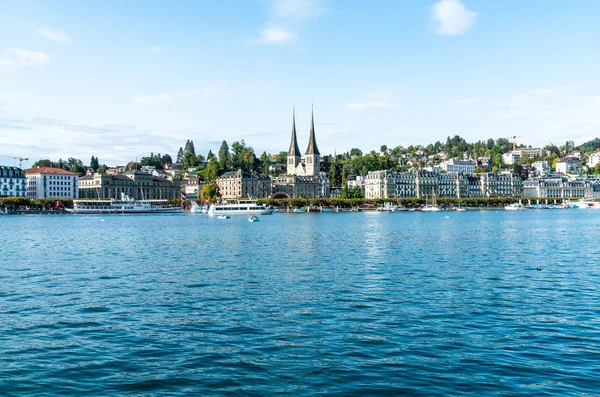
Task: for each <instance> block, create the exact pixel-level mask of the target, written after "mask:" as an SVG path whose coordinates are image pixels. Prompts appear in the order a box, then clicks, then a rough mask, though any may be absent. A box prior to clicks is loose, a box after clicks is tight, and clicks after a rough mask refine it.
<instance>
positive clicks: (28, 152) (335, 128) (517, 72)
mask: <svg viewBox="0 0 600 397" xmlns="http://www.w3.org/2000/svg"><path fill="white" fill-rule="evenodd" d="M599 15H600V2H597V1H584V0H580V1H576V2H558V1H556V2H552V1H538V0H529V1H517V0H505V1H483V0H477V1H476V0H461V1H458V0H441V1H440V0H431V1H425V0H422V1H383V0H380V1H375V2H366V1H350V0H348V1H326V0H323V1H318V0H257V1H254V0H246V1H242V0H236V1H228V0H224V1H188V2H185V1H178V2H166V1H146V2H138V1H103V2H87V1H37V0H22V1H13V2H2V3H1V4H0V155H11V156H12V155H16V156H23V157H30V158H32V159H38V158H46V157H49V158H52V159H58V158H59V157H63V158H66V157H69V156H73V157H77V158H81V159H82V160H84V162H88V161H89V158H90V157H91V156H92V155H94V156H98V157H99V158H100V162H105V163H107V164H109V165H114V164H117V163H123V162H125V161H128V160H131V159H135V158H136V157H137V158H139V157H141V156H144V155H147V154H148V153H149V152H154V153H157V152H160V153H163V154H164V153H170V154H171V155H174V154H175V152H176V151H177V149H178V148H179V147H180V146H183V144H184V143H185V140H186V139H192V140H194V143H195V146H196V151H197V152H200V153H203V154H206V153H207V152H208V150H209V149H212V150H213V151H216V150H218V147H219V145H220V142H221V141H222V140H223V139H226V140H227V141H228V142H229V143H230V144H231V142H232V141H234V140H240V139H244V140H245V142H246V144H248V145H250V146H252V147H253V148H254V149H255V151H257V152H258V153H259V154H260V153H262V151H267V152H271V153H275V152H279V151H281V150H287V147H288V145H289V134H290V130H291V114H292V106H296V115H297V127H298V133H299V137H298V138H299V140H300V146H301V149H304V147H305V146H306V144H307V142H308V131H309V122H310V109H311V103H314V109H315V123H316V133H317V141H318V144H319V148H320V149H321V152H322V153H323V154H327V153H333V152H334V151H337V152H338V153H340V152H342V151H347V150H350V149H351V148H352V147H359V148H361V149H363V150H371V149H376V148H379V147H380V146H381V145H382V144H386V145H388V146H396V145H405V146H406V145H409V144H417V143H418V144H428V143H430V142H434V141H436V140H441V141H444V140H445V139H446V137H447V136H449V135H450V136H453V135H456V134H458V135H461V136H464V137H465V138H467V140H470V141H472V140H479V139H487V138H489V137H493V138H498V137H506V136H509V135H525V134H534V135H531V136H527V137H523V138H522V143H525V144H529V145H545V144H548V143H549V142H553V143H559V144H563V143H564V142H565V141H566V140H568V139H572V140H575V142H576V143H581V142H583V141H585V140H587V139H590V138H593V137H596V136H598V135H600V134H599V133H598V131H599V127H600V115H599V114H600V112H599V111H598V109H600V77H599V75H600V73H599V72H598V65H600V53H599V52H598V50H597V43H598V42H600V29H598V28H597V20H598V16H599ZM11 162H12V160H10V159H7V158H2V159H0V163H5V164H6V163H8V164H10V163H11Z"/></svg>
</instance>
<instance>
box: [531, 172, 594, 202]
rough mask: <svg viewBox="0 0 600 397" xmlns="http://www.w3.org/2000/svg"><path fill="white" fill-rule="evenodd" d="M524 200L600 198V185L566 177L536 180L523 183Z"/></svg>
mask: <svg viewBox="0 0 600 397" xmlns="http://www.w3.org/2000/svg"><path fill="white" fill-rule="evenodd" d="M523 197H524V198H536V199H537V198H576V197H600V184H598V183H592V182H589V181H584V180H581V179H576V180H572V181H569V180H568V179H567V178H565V177H561V176H554V177H549V178H536V179H530V180H527V181H524V182H523Z"/></svg>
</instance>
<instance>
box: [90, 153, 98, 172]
mask: <svg viewBox="0 0 600 397" xmlns="http://www.w3.org/2000/svg"><path fill="white" fill-rule="evenodd" d="M98 167H100V164H99V163H98V157H94V156H92V159H91V160H90V168H91V169H92V170H94V172H96V171H97V170H98Z"/></svg>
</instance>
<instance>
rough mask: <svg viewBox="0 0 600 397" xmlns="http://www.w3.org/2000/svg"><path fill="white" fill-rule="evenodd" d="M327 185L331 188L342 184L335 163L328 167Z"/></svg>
mask: <svg viewBox="0 0 600 397" xmlns="http://www.w3.org/2000/svg"><path fill="white" fill-rule="evenodd" d="M329 183H330V184H331V186H332V187H338V186H340V185H341V184H342V175H341V173H340V171H339V169H338V167H337V163H336V162H335V161H334V162H333V163H331V165H330V166H329Z"/></svg>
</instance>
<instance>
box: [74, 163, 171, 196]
mask: <svg viewBox="0 0 600 397" xmlns="http://www.w3.org/2000/svg"><path fill="white" fill-rule="evenodd" d="M121 194H126V195H127V196H129V197H131V198H133V199H135V200H165V199H166V200H169V199H179V198H181V179H179V178H161V177H158V176H153V175H152V174H148V173H145V172H141V171H135V170H134V171H127V172H124V173H123V174H118V175H100V174H94V175H86V176H83V177H81V178H79V198H104V199H106V198H112V199H120V198H121Z"/></svg>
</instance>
